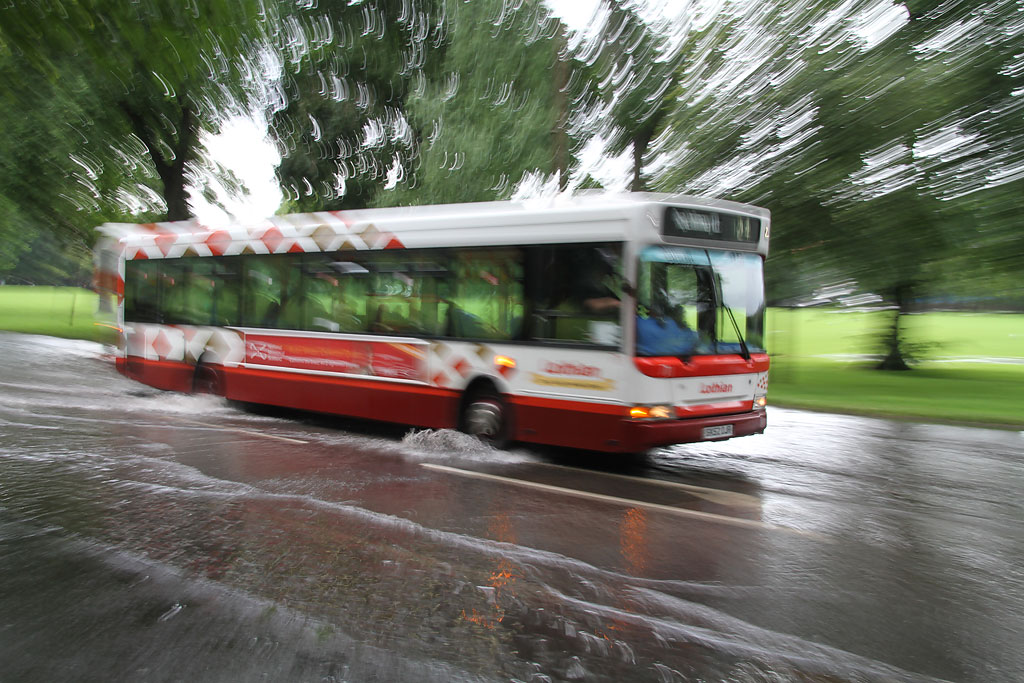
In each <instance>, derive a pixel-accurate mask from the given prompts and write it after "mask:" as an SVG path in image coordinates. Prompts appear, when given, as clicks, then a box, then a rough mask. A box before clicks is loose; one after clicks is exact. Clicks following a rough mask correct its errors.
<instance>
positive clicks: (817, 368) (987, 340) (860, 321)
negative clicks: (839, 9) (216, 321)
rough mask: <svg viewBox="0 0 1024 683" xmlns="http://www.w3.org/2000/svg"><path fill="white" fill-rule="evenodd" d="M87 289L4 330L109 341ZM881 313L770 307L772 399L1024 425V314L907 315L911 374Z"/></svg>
mask: <svg viewBox="0 0 1024 683" xmlns="http://www.w3.org/2000/svg"><path fill="white" fill-rule="evenodd" d="M97 304H98V300H97V296H96V294H94V293H92V292H89V291H87V290H83V289H72V288H51V287H0V329H2V330H11V331H17V332H29V333H35V334H46V335H52V336H57V337H69V338H76V339H90V340H95V341H108V342H109V341H111V340H112V337H111V334H112V331H111V329H110V327H109V326H107V325H105V324H103V323H104V321H103V320H100V321H97V318H96V309H97ZM889 321H890V317H889V314H887V313H884V312H881V313H879V312H853V311H838V310H835V309H819V308H816V309H797V310H789V309H787V310H782V309H772V310H770V311H769V312H768V335H767V339H768V347H769V351H770V352H771V354H772V371H771V383H770V386H769V393H768V399H769V402H770V403H771V404H773V405H780V406H791V407H797V408H808V409H814V410H827V411H835V412H850V413H860V414H871V415H889V416H902V417H908V418H921V419H926V420H937V421H950V422H975V423H984V424H991V425H998V426H1005V427H1009V428H1017V429H1022V428H1024V314H999V313H984V314H971V313H927V314H921V315H912V316H907V317H906V318H905V321H906V323H905V326H906V329H907V331H908V337H909V338H910V340H911V341H912V342H913V343H914V344H919V345H921V346H923V347H924V348H925V353H924V355H923V356H922V358H921V361H920V363H919V364H918V365H917V366H916V367H915V369H914V370H912V371H910V372H880V371H876V370H872V369H870V368H871V362H870V356H871V355H872V354H874V353H877V349H876V348H875V346H874V340H875V338H876V336H877V333H878V331H879V330H883V329H885V327H886V326H887V325H888V324H889Z"/></svg>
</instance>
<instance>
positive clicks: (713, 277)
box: [704, 249, 750, 360]
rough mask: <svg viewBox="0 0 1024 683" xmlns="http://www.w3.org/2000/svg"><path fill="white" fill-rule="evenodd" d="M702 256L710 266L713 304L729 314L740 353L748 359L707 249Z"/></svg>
mask: <svg viewBox="0 0 1024 683" xmlns="http://www.w3.org/2000/svg"><path fill="white" fill-rule="evenodd" d="M704 256H705V257H706V258H707V260H708V266H709V267H710V268H711V286H712V287H714V290H715V304H716V305H718V304H721V306H722V309H723V310H725V312H726V313H727V314H728V315H729V320H730V321H732V329H733V330H735V331H736V338H737V339H739V340H740V355H741V356H743V360H750V349H748V348H747V342H746V340H744V339H743V333H742V332H740V326H739V324H737V323H736V316H735V315H733V313H732V309H731V308H729V307H728V306H727V305H726V304H725V297H723V296H721V295H720V293H719V287H718V277H717V273H715V267H714V265H712V263H711V254H709V253H708V250H707V249H705V250H704ZM715 346H716V347H717V346H718V341H717V340H716V341H715Z"/></svg>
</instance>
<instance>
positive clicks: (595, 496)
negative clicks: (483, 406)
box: [420, 462, 831, 542]
mask: <svg viewBox="0 0 1024 683" xmlns="http://www.w3.org/2000/svg"><path fill="white" fill-rule="evenodd" d="M420 465H421V466H422V467H425V468H426V469H428V470H435V471H438V472H446V473H448V474H454V475H456V476H460V477H469V478H471V479H483V480H486V481H497V482H501V483H504V484H510V485H512V486H521V487H523V488H530V489H536V490H538V491H547V492H549V493H560V494H562V495H566V496H573V497H576V498H586V499H589V500H597V501H602V502H605V503H612V504H615V505H625V506H627V507H640V508H646V509H648V510H658V511H659V512H667V513H670V514H673V515H677V516H680V517H690V518H692V519H699V520H702V521H705V522H712V523H717V524H728V525H732V526H741V527H747V528H750V529H762V530H765V531H780V532H783V533H789V534H796V535H799V536H806V537H808V538H814V539H817V540H820V541H828V542H831V540H830V539H829V538H828V537H826V536H824V535H822V534H818V533H815V532H813V531H802V530H800V529H793V528H790V527H785V526H777V525H775V524H769V523H767V522H758V521H756V520H752V519H743V518H741V517H729V516H727V515H716V514H714V513H711V512H701V511H699V510H687V509H686V508H678V507H673V506H671V505H662V504H660V503H647V502H644V501H642V500H633V499H631V498H620V497H618V496H608V495H605V494H603V493H591V492H589V491H579V490H576V489H568V488H565V487H563V486H553V485H551V484H541V483H538V482H533V481H526V480H523V479H514V478H511V477H503V476H500V475H497V474H487V473H485V472H474V471H473V470H464V469H460V468H457V467H448V466H447V465H436V464H434V463H429V462H424V463H420Z"/></svg>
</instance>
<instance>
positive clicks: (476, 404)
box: [459, 389, 511, 448]
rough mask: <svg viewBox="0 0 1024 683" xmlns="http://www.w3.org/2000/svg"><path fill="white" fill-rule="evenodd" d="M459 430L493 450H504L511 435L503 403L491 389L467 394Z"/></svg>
mask: <svg viewBox="0 0 1024 683" xmlns="http://www.w3.org/2000/svg"><path fill="white" fill-rule="evenodd" d="M459 429H460V430H461V431H463V432H465V433H466V434H469V435H470V436H475V437H476V438H478V439H480V440H481V441H483V442H484V443H486V444H489V445H490V446H492V447H494V448H505V447H506V446H508V444H509V442H510V438H509V435H510V433H511V430H510V428H509V412H508V408H507V406H506V405H505V401H503V400H502V398H501V396H500V395H499V394H498V393H497V392H495V391H493V390H491V389H481V390H477V391H474V392H473V393H471V394H469V396H468V397H467V398H466V400H465V402H464V403H463V406H462V414H461V416H460V419H459Z"/></svg>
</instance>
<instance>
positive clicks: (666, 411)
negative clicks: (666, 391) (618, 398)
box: [629, 406, 673, 420]
mask: <svg viewBox="0 0 1024 683" xmlns="http://www.w3.org/2000/svg"><path fill="white" fill-rule="evenodd" d="M629 416H630V417H631V418H633V419H634V420H670V419H672V417H673V411H672V407H671V406H633V407H632V408H630V409H629Z"/></svg>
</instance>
